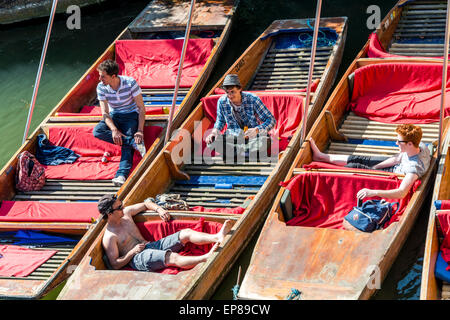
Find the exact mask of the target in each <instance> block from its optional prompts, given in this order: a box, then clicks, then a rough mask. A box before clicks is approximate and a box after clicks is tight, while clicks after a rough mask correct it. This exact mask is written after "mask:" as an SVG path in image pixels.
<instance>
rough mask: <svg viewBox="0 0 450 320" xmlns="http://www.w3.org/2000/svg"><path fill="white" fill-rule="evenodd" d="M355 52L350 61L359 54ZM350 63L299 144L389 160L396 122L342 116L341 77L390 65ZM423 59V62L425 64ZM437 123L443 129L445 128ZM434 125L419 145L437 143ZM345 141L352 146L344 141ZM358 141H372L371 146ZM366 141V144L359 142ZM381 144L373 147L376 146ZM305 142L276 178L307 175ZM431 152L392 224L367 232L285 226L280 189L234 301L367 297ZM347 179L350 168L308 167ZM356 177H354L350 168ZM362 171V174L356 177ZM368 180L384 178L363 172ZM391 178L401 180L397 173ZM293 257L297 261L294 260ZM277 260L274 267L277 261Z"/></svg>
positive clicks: (417, 199) (420, 194) (416, 204)
mask: <svg viewBox="0 0 450 320" xmlns="http://www.w3.org/2000/svg"><path fill="white" fill-rule="evenodd" d="M364 50H365V49H363V50H362V51H361V52H360V54H359V55H358V57H361V56H363V55H364V53H365V51H364ZM358 57H357V59H355V60H354V62H353V63H352V65H351V66H350V67H349V68H348V69H347V71H346V73H345V74H344V76H343V77H342V79H341V81H340V82H339V84H338V85H337V87H336V89H335V90H334V91H333V93H332V94H331V96H330V98H329V100H328V102H327V103H326V105H325V107H324V110H323V111H322V113H321V114H320V115H319V117H318V118H317V120H316V122H315V123H314V125H313V127H312V128H311V131H310V133H309V134H308V137H307V138H306V140H308V139H309V138H310V137H312V138H313V139H314V140H315V142H316V145H317V146H318V148H319V149H320V150H322V151H323V152H327V153H340V154H348V155H350V154H360V155H380V153H382V154H384V155H386V156H389V155H392V154H395V153H397V152H398V148H396V146H395V141H396V138H397V137H396V134H395V127H396V125H390V124H384V123H380V122H377V121H369V120H367V119H364V118H361V117H358V116H356V115H355V114H353V113H349V112H348V111H346V110H347V106H348V103H349V101H350V99H351V94H350V89H349V88H350V85H349V81H348V77H349V75H350V74H351V73H353V72H354V71H355V70H356V69H357V68H361V67H363V66H365V65H368V64H372V63H392V61H390V59H358ZM432 62H433V61H430V60H429V59H428V60H425V59H424V62H423V63H432ZM447 124H448V121H445V122H444V126H443V128H444V130H445V131H444V132H446V130H448V125H447ZM438 125H439V124H438V123H432V124H428V125H422V124H421V125H420V126H421V127H423V131H424V139H423V141H424V142H425V143H428V144H430V143H433V145H435V144H434V143H435V142H436V140H437V139H438V130H439V129H438V128H439V127H438ZM350 140H353V141H350ZM359 140H378V141H377V143H376V144H377V146H372V145H370V146H368V145H365V144H362V143H361V141H359ZM366 142H367V141H366ZM378 142H382V143H381V146H380V143H378ZM308 143H309V142H308V141H306V142H305V143H304V144H303V145H302V147H301V149H300V151H299V153H298V154H297V156H296V159H295V160H294V161H293V162H292V166H291V168H290V169H289V172H288V174H287V176H286V177H285V179H284V181H287V180H289V179H290V178H292V177H293V176H294V175H299V174H304V173H305V172H308V171H307V170H306V169H304V168H303V165H305V164H309V163H310V162H311V161H312V153H311V149H310V147H309V145H308ZM435 164H436V153H434V156H433V158H432V160H431V164H430V169H429V170H428V172H427V173H426V174H425V175H424V176H423V177H422V179H421V181H422V183H421V185H420V187H419V188H418V189H417V190H416V192H415V193H414V195H413V196H412V198H411V200H410V202H409V203H408V206H407V208H406V209H405V212H404V213H403V215H402V217H401V218H400V221H398V222H394V223H392V224H391V225H390V226H389V227H387V228H386V229H383V230H377V231H375V232H372V233H363V232H354V231H348V230H341V229H329V228H313V227H300V226H295V227H294V226H287V225H286V222H285V219H284V216H283V213H282V210H281V206H280V202H281V198H282V196H283V193H284V188H281V189H280V191H279V192H278V194H277V196H276V198H275V201H274V203H273V205H272V208H271V209H270V212H269V214H268V217H267V219H266V222H265V224H264V226H263V229H262V231H261V234H260V236H259V239H258V241H257V244H256V246H255V249H254V252H253V254H252V258H251V261H250V265H249V267H248V269H247V271H246V274H245V276H244V278H243V282H242V284H241V287H240V291H239V294H238V297H239V298H240V299H286V297H287V296H288V295H289V293H290V290H291V288H296V289H298V290H299V291H300V292H301V295H300V299H305V300H308V299H314V300H321V299H368V298H370V296H371V295H372V294H373V293H374V292H375V291H376V289H377V288H379V285H381V281H382V280H383V279H384V277H385V276H386V274H387V272H388V270H389V268H390V266H391V265H392V263H393V261H394V260H395V258H396V256H397V255H398V253H399V251H400V249H401V247H402V245H403V243H404V241H405V240H406V238H407V236H408V233H409V231H410V230H411V228H412V225H413V223H414V221H415V219H416V217H417V215H418V213H419V210H420V206H421V204H422V203H423V201H424V199H425V196H426V194H427V191H428V189H429V188H430V183H429V182H430V181H431V179H432V174H433V173H434V170H435ZM308 170H313V171H318V172H330V173H335V174H342V175H352V174H354V172H356V171H354V170H352V169H348V168H346V169H345V170H339V169H308ZM358 173H359V174H362V172H361V171H360V170H358ZM364 174H366V173H364ZM367 174H369V175H382V176H383V175H391V174H392V173H386V172H383V171H378V172H373V171H370V172H368V173H367ZM397 176H398V178H399V179H402V177H403V175H400V174H397ZM299 257H300V258H299ZM280 261H283V263H282V264H280V263H279V262H280Z"/></svg>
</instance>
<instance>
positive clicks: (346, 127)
mask: <svg viewBox="0 0 450 320" xmlns="http://www.w3.org/2000/svg"><path fill="white" fill-rule="evenodd" d="M419 125H420V127H421V128H422V131H423V137H422V142H424V143H432V142H433V141H435V140H437V139H438V138H439V122H435V123H430V124H419ZM396 127H397V125H396V124H389V123H381V122H377V121H371V120H368V119H366V118H363V117H358V116H356V115H355V114H354V113H352V112H351V113H349V114H348V115H347V117H346V119H345V120H344V122H343V123H342V124H341V127H340V129H339V132H340V133H342V134H344V135H345V136H346V137H347V138H349V139H362V140H382V141H391V142H395V141H396V140H397V134H396V132H395V128H396ZM326 152H327V153H334V154H352V155H379V156H393V155H395V154H397V153H398V147H397V146H396V145H394V146H379V145H363V144H353V143H348V142H340V141H332V142H331V143H330V145H329V147H328V150H327V151H326Z"/></svg>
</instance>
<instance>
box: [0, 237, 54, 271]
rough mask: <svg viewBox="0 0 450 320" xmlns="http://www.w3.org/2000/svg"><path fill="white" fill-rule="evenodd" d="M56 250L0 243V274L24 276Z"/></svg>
mask: <svg viewBox="0 0 450 320" xmlns="http://www.w3.org/2000/svg"><path fill="white" fill-rule="evenodd" d="M56 252H57V251H55V250H33V249H28V248H23V247H20V246H14V245H0V276H2V277H26V276H28V275H30V274H31V273H32V272H33V271H34V270H36V269H37V268H39V266H41V265H42V264H44V263H45V262H46V261H47V260H48V259H50V258H51V257H52V256H53V255H54V254H55V253H56Z"/></svg>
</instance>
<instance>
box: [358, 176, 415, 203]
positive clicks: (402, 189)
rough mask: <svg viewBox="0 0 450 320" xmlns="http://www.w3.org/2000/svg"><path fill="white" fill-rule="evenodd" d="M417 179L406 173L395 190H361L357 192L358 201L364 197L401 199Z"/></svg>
mask: <svg viewBox="0 0 450 320" xmlns="http://www.w3.org/2000/svg"><path fill="white" fill-rule="evenodd" d="M418 178H419V177H418V176H417V175H416V174H414V173H407V174H406V175H405V177H404V178H403V180H402V183H401V184H400V186H399V187H398V188H397V189H391V190H372V189H366V188H364V189H361V190H359V191H358V194H357V197H358V199H364V198H366V197H381V198H385V199H403V198H404V197H405V196H406V195H407V194H408V192H409V190H410V189H411V187H412V185H413V184H414V182H415V181H416V180H417V179H418Z"/></svg>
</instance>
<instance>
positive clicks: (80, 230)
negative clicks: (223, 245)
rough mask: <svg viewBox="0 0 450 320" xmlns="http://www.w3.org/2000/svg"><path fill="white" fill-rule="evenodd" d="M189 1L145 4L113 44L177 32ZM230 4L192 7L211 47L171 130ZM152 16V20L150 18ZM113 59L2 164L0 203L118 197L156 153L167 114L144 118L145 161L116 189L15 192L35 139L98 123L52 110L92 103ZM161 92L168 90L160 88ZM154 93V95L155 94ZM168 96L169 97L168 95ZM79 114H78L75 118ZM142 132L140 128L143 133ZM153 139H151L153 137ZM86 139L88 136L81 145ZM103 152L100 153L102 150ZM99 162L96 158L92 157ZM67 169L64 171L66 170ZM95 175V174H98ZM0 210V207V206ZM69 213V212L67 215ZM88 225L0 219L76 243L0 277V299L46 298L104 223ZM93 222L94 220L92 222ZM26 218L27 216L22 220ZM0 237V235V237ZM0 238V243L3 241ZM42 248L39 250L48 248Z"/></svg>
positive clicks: (207, 69)
mask: <svg viewBox="0 0 450 320" xmlns="http://www.w3.org/2000/svg"><path fill="white" fill-rule="evenodd" d="M189 3H190V2H189V1H175V2H172V3H170V4H168V3H167V2H165V1H153V2H151V3H150V4H149V5H148V6H147V7H146V8H145V9H144V10H143V11H142V13H141V14H140V15H139V16H138V17H137V18H136V19H135V20H134V21H133V22H132V23H131V24H130V25H129V26H128V27H127V28H126V29H125V30H124V31H123V32H122V33H121V34H120V35H119V36H118V37H117V39H116V40H123V39H146V38H149V37H152V36H154V35H159V36H161V37H163V38H165V37H166V38H167V36H168V35H169V34H170V33H171V32H183V30H184V28H185V24H186V21H185V20H186V17H184V15H183V17H181V18H180V14H181V13H180V10H185V9H186V6H187V7H189ZM234 3H235V1H232V0H230V1H222V2H221V3H220V4H219V3H217V1H207V0H206V1H200V2H199V3H198V4H197V6H196V13H195V15H194V16H195V17H194V19H193V24H192V29H191V30H195V32H194V31H193V33H197V34H198V35H200V36H201V35H202V34H207V33H208V34H213V38H212V39H213V40H212V41H214V47H213V49H212V51H211V54H210V56H209V57H208V59H207V62H206V64H205V65H204V67H203V69H202V70H201V74H200V75H199V76H198V78H197V79H196V80H195V83H194V84H193V85H192V86H191V87H190V88H186V89H183V88H182V89H181V94H182V96H183V97H184V98H183V100H182V102H181V103H180V104H179V106H178V109H177V112H176V113H175V115H174V120H173V126H174V127H175V128H176V126H177V125H179V124H180V123H181V121H182V120H184V118H185V117H186V115H187V114H188V112H189V111H190V109H191V108H192V106H193V104H194V102H195V100H196V99H197V97H198V95H199V94H200V91H201V90H202V88H203V85H204V84H205V82H206V80H207V78H208V76H209V74H210V73H211V70H212V68H213V66H214V64H215V63H216V60H217V57H218V54H219V53H220V51H221V50H222V48H223V46H224V44H225V42H226V39H227V37H228V34H229V31H230V27H231V21H232V16H233V14H234V11H235V9H236V5H237V3H238V2H237V1H236V5H234ZM156 13H157V16H155V14H156ZM114 58H115V46H114V43H113V44H111V45H110V46H109V47H108V49H107V50H106V51H105V52H104V53H103V54H102V55H101V57H100V58H99V59H98V60H97V61H96V62H95V63H94V64H93V65H92V67H91V68H90V69H89V70H88V71H87V72H86V73H85V74H84V75H83V76H82V78H81V79H80V80H79V81H78V82H77V83H76V84H75V85H74V87H73V88H72V89H71V90H70V91H69V92H68V93H67V95H66V96H65V97H63V99H62V100H61V101H60V103H59V104H58V105H57V106H56V107H55V108H54V109H53V110H52V111H51V112H50V114H49V115H48V116H47V117H46V118H45V119H44V120H43V121H42V122H41V124H40V125H39V126H38V128H37V129H36V130H35V131H34V132H33V133H32V134H31V135H30V136H29V137H28V139H27V140H26V141H25V143H24V144H23V145H22V146H21V147H20V148H19V149H18V150H17V152H16V153H15V154H14V155H13V157H12V158H11V159H10V160H9V161H8V162H7V163H6V165H5V166H4V168H3V169H2V170H1V171H0V182H1V183H0V184H1V188H0V204H1V203H2V201H3V202H6V201H16V202H17V201H31V202H33V203H39V204H44V205H45V204H46V203H54V202H62V203H81V202H96V201H97V200H98V199H99V198H100V197H101V196H102V195H103V194H106V193H118V194H119V195H120V194H121V193H122V192H124V191H125V190H126V189H127V186H129V183H130V180H132V179H133V177H134V176H135V175H139V174H140V172H142V170H143V166H144V165H145V163H146V161H147V160H148V161H149V162H151V160H152V159H153V158H154V157H155V156H156V155H157V153H158V150H159V149H160V148H161V147H162V144H163V142H162V141H163V139H160V138H159V137H158V135H161V136H162V134H163V133H162V131H163V129H164V128H165V126H166V121H167V114H164V115H162V116H161V115H160V116H147V117H146V122H145V128H146V129H148V128H150V129H151V128H152V127H153V128H160V129H158V130H160V131H158V132H159V134H157V135H156V139H155V140H154V142H153V143H152V144H150V143H149V145H148V146H147V154H146V157H145V158H144V159H143V160H142V161H140V163H139V165H138V166H137V167H136V168H135V170H134V171H133V172H132V174H131V175H130V179H128V180H127V182H126V184H125V185H124V186H122V188H121V189H120V190H119V188H118V187H115V186H114V185H113V184H112V183H111V181H110V180H98V179H95V178H90V180H89V179H88V180H78V179H75V180H73V179H67V178H56V179H47V182H46V185H45V186H44V187H43V188H42V189H41V190H39V191H34V192H18V191H16V189H15V175H16V167H17V163H18V158H17V156H18V155H19V154H20V153H22V152H23V151H30V152H31V153H32V154H34V153H35V151H36V146H37V141H38V135H39V134H42V133H44V134H46V135H47V136H48V135H49V131H50V130H52V128H53V129H55V128H62V130H63V129H64V128H77V127H87V128H91V130H92V128H93V127H94V126H95V125H96V124H97V123H98V120H100V118H99V117H96V116H94V117H89V116H87V117H84V116H82V115H81V114H73V115H72V116H67V117H59V116H57V115H56V114H57V113H58V112H63V111H64V112H69V113H76V112H79V110H80V108H82V107H83V106H84V105H86V104H92V103H91V102H92V100H94V99H95V96H96V85H97V83H98V73H97V71H96V68H97V66H98V65H99V63H101V62H102V61H103V60H105V59H114ZM165 90H166V91H170V90H167V89H165ZM163 91H164V90H163ZM153 94H155V92H150V93H149V92H147V91H144V96H145V95H153ZM156 94H159V93H158V92H156ZM171 95H172V93H170V95H169V97H170V96H171ZM80 115H81V116H80ZM144 131H145V130H144ZM153 138H155V137H153ZM75 140H76V139H75ZM88 140H90V139H89V138H87V139H86V141H88ZM102 152H103V151H102ZM98 161H99V162H100V158H98ZM69 171H70V170H69ZM100 172H101V170H100ZM0 207H1V205H0ZM67 214H72V212H67ZM93 218H95V219H93V220H92V221H85V222H80V221H78V222H73V221H72V222H70V221H67V220H66V219H64V220H63V221H59V220H56V221H52V222H48V221H39V219H31V220H25V221H20V220H18V219H13V220H11V221H7V219H3V220H1V221H0V233H2V232H7V231H17V230H39V231H43V232H48V233H50V234H66V235H71V236H74V237H75V238H76V239H78V240H79V241H78V242H77V243H76V244H74V245H72V246H69V247H66V248H62V249H61V248H59V249H58V248H57V247H53V249H55V248H56V250H58V253H57V254H56V255H55V256H54V257H52V258H51V259H50V260H48V261H47V262H45V263H44V264H43V265H41V266H40V267H39V268H38V269H36V270H35V271H34V272H33V273H31V274H29V275H27V276H22V277H14V276H4V277H1V278H0V298H14V299H15V298H18V299H36V298H40V297H42V296H43V295H45V294H47V293H48V292H49V291H50V290H52V289H53V288H55V287H56V286H57V285H59V284H60V283H61V282H62V281H64V280H65V279H67V278H68V277H69V276H70V274H71V272H72V271H73V267H74V266H75V265H77V264H78V263H79V261H80V260H81V258H82V257H83V255H84V253H85V252H86V249H87V248H88V247H89V245H90V244H91V242H92V241H93V240H94V239H95V237H96V236H97V235H98V233H99V232H100V231H101V229H102V227H103V226H104V221H103V219H102V218H101V217H99V216H98V212H97V215H96V216H95V217H93ZM97 218H98V219H97ZM27 219H28V218H27ZM0 238H1V236H0ZM4 241H6V239H0V242H4ZM51 249H52V247H48V248H45V249H42V250H51Z"/></svg>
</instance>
